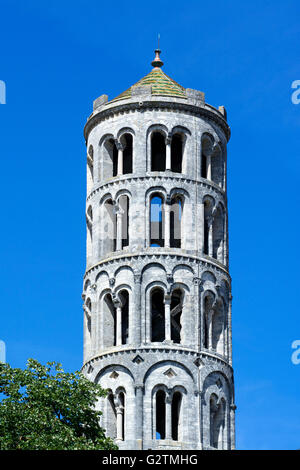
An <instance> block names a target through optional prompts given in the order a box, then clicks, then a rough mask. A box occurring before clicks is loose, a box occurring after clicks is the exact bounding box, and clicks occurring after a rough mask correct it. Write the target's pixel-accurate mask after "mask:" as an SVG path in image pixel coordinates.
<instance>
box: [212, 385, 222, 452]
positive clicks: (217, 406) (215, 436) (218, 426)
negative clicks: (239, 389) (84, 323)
mask: <svg viewBox="0 0 300 470" xmlns="http://www.w3.org/2000/svg"><path fill="white" fill-rule="evenodd" d="M224 426H225V400H224V399H222V400H220V402H219V403H218V397H217V395H215V394H212V395H211V397H210V445H211V447H214V448H215V449H222V448H223V433H224Z"/></svg>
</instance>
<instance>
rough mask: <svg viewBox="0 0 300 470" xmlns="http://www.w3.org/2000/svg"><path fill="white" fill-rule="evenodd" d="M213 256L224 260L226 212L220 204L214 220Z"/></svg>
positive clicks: (221, 260)
mask: <svg viewBox="0 0 300 470" xmlns="http://www.w3.org/2000/svg"><path fill="white" fill-rule="evenodd" d="M213 257H214V258H216V259H217V260H218V261H220V262H221V263H223V262H224V212H223V209H222V207H221V206H220V205H219V206H218V208H217V211H216V213H215V214H214V221H213Z"/></svg>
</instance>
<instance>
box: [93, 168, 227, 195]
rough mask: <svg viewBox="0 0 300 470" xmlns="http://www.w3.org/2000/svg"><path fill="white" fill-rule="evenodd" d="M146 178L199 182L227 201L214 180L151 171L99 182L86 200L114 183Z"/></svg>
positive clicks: (137, 180)
mask: <svg viewBox="0 0 300 470" xmlns="http://www.w3.org/2000/svg"><path fill="white" fill-rule="evenodd" d="M145 180H149V181H151V180H157V181H159V182H160V183H161V182H167V181H177V182H181V183H182V184H194V185H195V184H197V185H199V186H201V187H204V188H208V189H213V190H214V191H217V192H219V193H220V194H221V195H222V196H224V198H225V201H226V200H227V198H226V192H225V191H224V190H223V189H222V188H220V186H218V185H217V184H216V183H214V182H213V181H209V180H206V179H205V178H201V179H194V178H189V177H188V176H187V175H184V174H180V176H179V174H177V175H175V174H162V175H157V174H154V172H149V173H146V174H145V175H137V176H135V175H133V174H131V175H123V176H118V177H115V178H111V179H110V180H109V181H105V182H103V183H99V184H98V186H96V187H94V188H93V189H92V191H91V192H90V193H89V195H88V196H87V199H86V200H87V201H89V200H90V199H91V198H92V197H93V196H94V194H96V193H98V192H99V191H102V190H104V189H107V190H108V189H109V188H110V187H112V186H114V185H116V186H117V185H119V184H120V183H122V182H125V183H131V182H132V181H135V182H143V181H145Z"/></svg>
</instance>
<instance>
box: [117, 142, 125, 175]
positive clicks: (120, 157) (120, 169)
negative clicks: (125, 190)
mask: <svg viewBox="0 0 300 470" xmlns="http://www.w3.org/2000/svg"><path fill="white" fill-rule="evenodd" d="M116 146H117V149H118V173H117V174H118V176H121V175H123V150H124V147H123V145H122V144H121V143H120V142H117V143H116Z"/></svg>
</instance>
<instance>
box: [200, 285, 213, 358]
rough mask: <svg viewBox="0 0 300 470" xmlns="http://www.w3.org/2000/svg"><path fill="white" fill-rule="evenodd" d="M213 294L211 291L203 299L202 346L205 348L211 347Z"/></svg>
mask: <svg viewBox="0 0 300 470" xmlns="http://www.w3.org/2000/svg"><path fill="white" fill-rule="evenodd" d="M213 301H214V299H213V296H212V294H211V293H208V294H207V295H206V296H205V299H204V312H203V346H204V348H206V349H209V348H210V347H211V342H212V338H211V334H212V333H211V322H212V311H211V309H212V305H213Z"/></svg>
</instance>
